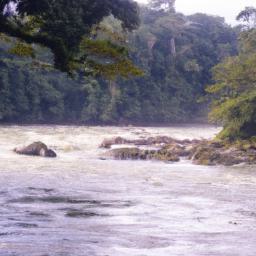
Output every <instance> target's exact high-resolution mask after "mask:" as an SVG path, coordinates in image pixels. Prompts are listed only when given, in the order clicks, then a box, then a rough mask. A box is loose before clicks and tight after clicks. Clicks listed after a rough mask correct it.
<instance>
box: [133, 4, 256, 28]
mask: <svg viewBox="0 0 256 256" xmlns="http://www.w3.org/2000/svg"><path fill="white" fill-rule="evenodd" d="M137 1H138V2H140V3H147V2H148V1H147V0H137ZM246 6H256V2H255V0H176V10H177V11H179V12H182V13H184V14H193V13H197V12H202V13H207V14H212V15H218V16H222V17H225V19H226V21H227V22H228V23H230V24H232V25H235V24H236V19H235V18H236V16H237V14H238V13H239V12H240V11H241V10H242V9H244V7H246Z"/></svg>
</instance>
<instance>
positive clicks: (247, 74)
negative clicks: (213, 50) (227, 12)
mask: <svg viewBox="0 0 256 256" xmlns="http://www.w3.org/2000/svg"><path fill="white" fill-rule="evenodd" d="M255 40H256V33H255V29H252V30H251V29H250V30H248V31H244V32H243V33H242V36H241V43H240V45H241V51H240V54H239V55H238V56H235V57H232V58H228V59H226V60H224V61H223V62H222V63H220V64H218V65H217V66H216V67H214V69H213V78H214V80H215V84H214V85H212V86H210V87H209V88H208V89H207V91H208V93H210V94H213V97H214V99H213V102H212V111H211V113H210V119H211V120H212V121H218V122H220V123H222V124H223V125H224V129H223V131H222V132H221V133H220V135H219V137H220V138H228V139H231V140H235V139H239V138H242V139H247V138H250V137H252V136H255V135H256V76H255V74H256V47H253V46H256V45H255V44H254V42H255Z"/></svg>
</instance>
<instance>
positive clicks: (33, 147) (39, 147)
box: [14, 141, 57, 158]
mask: <svg viewBox="0 0 256 256" xmlns="http://www.w3.org/2000/svg"><path fill="white" fill-rule="evenodd" d="M14 152H16V153H17V154H21V155H28V156H42V157H51V158H54V157H57V154H56V153H55V152H54V151H53V150H52V149H48V147H47V146H46V145H45V144H44V143H42V142H40V141H38V142H34V143H32V144H30V145H28V146H26V147H22V148H15V149H14Z"/></svg>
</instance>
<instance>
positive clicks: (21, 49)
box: [9, 42, 35, 58]
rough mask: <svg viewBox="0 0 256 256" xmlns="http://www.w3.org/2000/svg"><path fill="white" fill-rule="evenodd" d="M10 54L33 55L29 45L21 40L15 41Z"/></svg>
mask: <svg viewBox="0 0 256 256" xmlns="http://www.w3.org/2000/svg"><path fill="white" fill-rule="evenodd" d="M9 52H10V53H11V54H15V55H18V56H20V57H32V58H34V57H35V52H34V49H33V47H32V46H31V45H29V44H25V43H22V42H17V43H16V44H15V45H14V46H13V47H12V48H11V49H10V50H9Z"/></svg>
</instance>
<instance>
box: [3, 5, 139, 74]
mask: <svg viewBox="0 0 256 256" xmlns="http://www.w3.org/2000/svg"><path fill="white" fill-rule="evenodd" d="M10 5H12V8H10ZM109 15H113V16H114V17H115V18H117V19H119V20H120V21H121V23H122V27H123V29H124V30H133V29H135V28H137V26H138V24H139V10H138V6H137V4H136V2H134V1H133V0H57V1H55V0H40V1H34V0H1V1H0V33H4V34H7V35H9V36H13V37H16V38H19V39H21V40H23V41H24V42H26V43H29V44H30V43H38V44H40V45H43V46H46V47H48V48H50V49H51V50H52V52H53V54H54V65H55V67H56V68H57V69H59V70H61V71H65V72H72V69H73V68H75V67H76V68H77V67H79V66H80V65H84V64H85V62H86V60H87V59H85V57H87V56H86V54H83V55H82V56H80V50H81V47H80V44H81V42H84V37H87V42H89V39H91V35H90V32H91V29H92V27H93V26H94V25H96V24H99V23H100V22H101V21H102V20H103V19H104V17H107V16H109ZM92 44H93V40H92V42H91V45H92ZM96 46H98V47H99V51H100V47H101V46H103V45H102V44H100V45H99V44H96V43H95V44H94V47H96ZM104 47H105V49H104V53H105V57H108V58H110V59H112V58H111V57H113V56H112V53H113V50H114V51H115V53H118V54H119V58H118V63H119V65H118V66H117V69H118V68H123V69H124V67H125V65H127V62H129V61H128V54H127V52H126V51H125V50H123V49H124V47H122V50H120V49H121V47H119V46H116V45H115V44H109V43H108V42H106V43H104ZM83 49H84V48H83ZM115 57H116V56H115ZM120 59H121V60H122V61H123V62H120ZM112 61H113V63H116V58H115V59H112ZM113 63H111V64H113ZM105 64H106V65H105V66H106V67H107V63H105ZM121 64H122V65H121ZM129 64H130V66H129V65H128V68H127V69H126V71H127V72H128V73H129V67H131V66H132V64H131V63H130V62H129ZM105 66H104V67H105ZM117 71H118V70H117ZM133 71H134V70H131V73H132V74H133ZM135 73H136V72H135ZM121 75H122V74H121Z"/></svg>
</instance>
